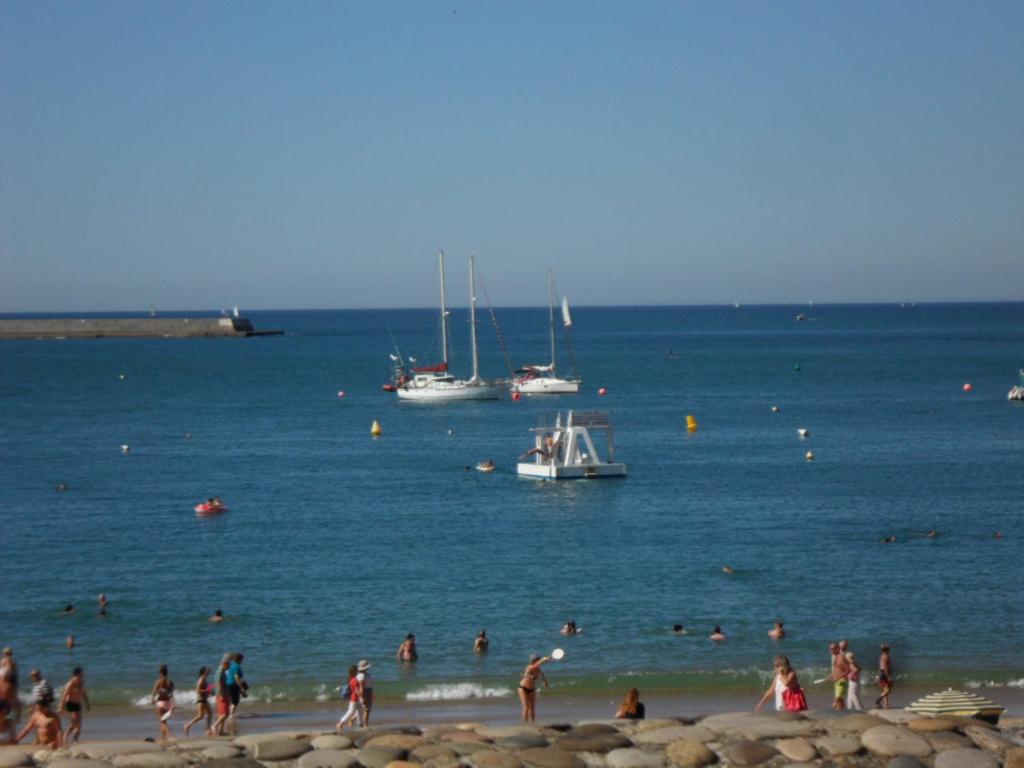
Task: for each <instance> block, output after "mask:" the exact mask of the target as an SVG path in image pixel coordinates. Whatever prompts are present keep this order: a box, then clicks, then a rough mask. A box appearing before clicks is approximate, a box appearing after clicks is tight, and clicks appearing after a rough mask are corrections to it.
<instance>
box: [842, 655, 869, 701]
mask: <svg viewBox="0 0 1024 768" xmlns="http://www.w3.org/2000/svg"><path fill="white" fill-rule="evenodd" d="M843 656H844V658H845V659H846V664H847V667H848V668H849V672H847V673H846V679H847V680H849V681H850V689H849V690H848V691H847V692H846V708H847V709H856V710H858V711H860V712H863V711H864V707H863V705H862V704H861V703H860V665H859V664H858V663H857V658H856V657H855V656H854V655H853V651H847V652H846V653H845V654H843Z"/></svg>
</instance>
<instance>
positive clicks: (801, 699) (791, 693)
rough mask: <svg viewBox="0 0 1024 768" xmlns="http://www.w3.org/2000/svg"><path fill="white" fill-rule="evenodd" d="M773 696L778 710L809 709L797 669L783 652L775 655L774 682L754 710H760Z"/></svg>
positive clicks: (797, 710)
mask: <svg viewBox="0 0 1024 768" xmlns="http://www.w3.org/2000/svg"><path fill="white" fill-rule="evenodd" d="M773 696H774V697H775V710H776V711H777V712H803V711H804V710H805V709H807V697H806V696H805V695H804V689H803V688H801V687H800V680H799V679H797V676H796V670H795V669H793V666H792V665H791V664H790V663H789V657H788V656H786V655H784V654H781V653H780V654H779V655H778V656H776V657H775V676H774V677H772V684H771V685H770V686H768V690H767V691H765V692H764V696H762V697H761V700H760V701H759V702H757V706H756V707H754V711H755V712H760V711H761V708H762V707H763V706H764V705H765V703H766V702H767V701H768V700H769V699H770V698H772V697H773Z"/></svg>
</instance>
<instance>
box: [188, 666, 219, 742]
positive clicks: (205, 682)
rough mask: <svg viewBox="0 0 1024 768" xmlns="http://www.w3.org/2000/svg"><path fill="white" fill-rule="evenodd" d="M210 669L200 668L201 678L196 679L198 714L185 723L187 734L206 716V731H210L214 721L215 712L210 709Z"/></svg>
mask: <svg viewBox="0 0 1024 768" xmlns="http://www.w3.org/2000/svg"><path fill="white" fill-rule="evenodd" d="M209 677H210V670H209V668H207V667H200V668H199V678H198V679H197V680H196V716H195V717H193V718H192V719H191V720H189V721H188V722H187V723H185V736H188V732H189V730H190V729H191V728H192V726H193V725H195V724H196V723H198V722H199V721H200V720H202V719H203V718H204V717H205V718H206V732H207V733H209V732H210V725H211V722H212V721H213V712H211V711H210V690H211V688H212V686H211V685H210V680H209Z"/></svg>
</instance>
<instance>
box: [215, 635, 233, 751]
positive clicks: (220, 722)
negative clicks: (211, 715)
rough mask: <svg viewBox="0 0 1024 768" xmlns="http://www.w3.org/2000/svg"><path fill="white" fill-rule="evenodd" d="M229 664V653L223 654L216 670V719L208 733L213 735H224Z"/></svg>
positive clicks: (227, 704)
mask: <svg viewBox="0 0 1024 768" xmlns="http://www.w3.org/2000/svg"><path fill="white" fill-rule="evenodd" d="M230 666H231V654H228V653H226V654H224V658H223V659H221V661H220V668H219V669H218V670H217V685H216V691H217V720H216V721H215V722H214V724H213V727H212V728H211V729H210V733H211V734H212V735H213V736H223V735H224V725H225V723H227V721H228V716H229V715H230V714H231V693H230V692H229V691H228V667H230Z"/></svg>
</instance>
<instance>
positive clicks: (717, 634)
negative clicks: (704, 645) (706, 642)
mask: <svg viewBox="0 0 1024 768" xmlns="http://www.w3.org/2000/svg"><path fill="white" fill-rule="evenodd" d="M711 639H712V640H714V641H715V642H720V641H722V640H725V639H726V638H725V632H723V631H722V628H721V627H720V626H718V625H717V624H715V629H714V631H713V632H712V633H711Z"/></svg>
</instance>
